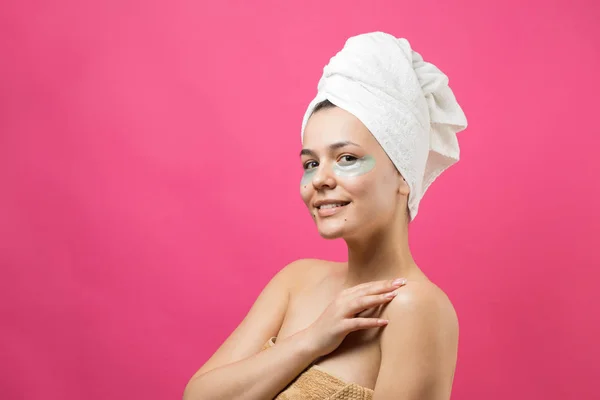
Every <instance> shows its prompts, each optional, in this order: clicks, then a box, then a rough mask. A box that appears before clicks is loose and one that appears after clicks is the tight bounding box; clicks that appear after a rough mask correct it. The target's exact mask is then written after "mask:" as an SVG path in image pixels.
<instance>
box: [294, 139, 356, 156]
mask: <svg viewBox="0 0 600 400" xmlns="http://www.w3.org/2000/svg"><path fill="white" fill-rule="evenodd" d="M346 146H357V147H360V145H358V144H356V143H354V142H351V141H349V140H344V141H342V142H335V143H332V144H330V145H329V146H328V149H329V151H332V150H337V149H341V148H342V147H346ZM300 156H301V157H302V156H312V157H316V153H315V152H314V151H312V150H310V149H302V150H300Z"/></svg>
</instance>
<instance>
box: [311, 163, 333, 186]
mask: <svg viewBox="0 0 600 400" xmlns="http://www.w3.org/2000/svg"><path fill="white" fill-rule="evenodd" d="M313 186H314V188H315V189H316V190H319V189H324V188H329V189H333V188H334V187H335V186H336V180H335V176H334V175H333V171H332V170H331V167H329V166H327V165H323V164H321V165H319V167H317V171H316V173H315V175H314V176H313Z"/></svg>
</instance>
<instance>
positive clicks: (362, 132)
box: [303, 107, 375, 147]
mask: <svg viewBox="0 0 600 400" xmlns="http://www.w3.org/2000/svg"><path fill="white" fill-rule="evenodd" d="M341 141H351V142H354V143H356V144H358V145H360V146H365V147H366V146H370V145H372V144H373V142H375V138H374V137H373V135H371V133H370V132H369V130H368V129H367V127H366V126H365V125H364V124H363V123H362V122H361V121H360V120H359V119H358V118H356V117H355V116H354V115H352V114H351V113H349V112H347V111H345V110H342V109H340V108H337V107H336V108H330V109H324V110H319V111H318V112H317V113H315V114H313V115H312V116H311V117H310V119H309V121H308V123H307V125H306V129H305V130H304V139H303V143H304V147H311V146H315V147H320V146H328V145H330V144H331V143H336V142H341Z"/></svg>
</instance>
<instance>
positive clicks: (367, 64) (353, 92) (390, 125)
mask: <svg viewBox="0 0 600 400" xmlns="http://www.w3.org/2000/svg"><path fill="white" fill-rule="evenodd" d="M324 100H329V101H330V102H331V103H333V104H334V105H336V106H338V107H340V108H342V109H344V110H346V111H348V112H349V113H351V114H353V115H354V116H355V117H357V118H358V119H359V120H360V121H361V122H362V123H363V124H364V125H365V126H366V127H367V129H369V131H370V132H371V133H372V134H373V136H374V137H375V139H377V141H378V142H379V144H380V145H381V147H382V148H383V150H384V151H385V152H386V153H387V155H388V157H389V158H390V160H391V161H392V162H393V163H394V165H395V166H396V168H397V169H398V171H399V172H400V174H401V175H402V177H403V178H404V179H405V180H406V182H407V183H408V186H409V187H410V194H409V196H408V209H409V214H410V220H411V221H412V220H414V219H415V217H416V216H417V212H418V209H419V202H420V201H421V198H422V197H423V195H424V194H425V191H426V190H427V188H428V187H429V185H431V183H432V182H433V181H434V180H435V179H436V178H437V177H438V176H439V175H440V174H441V173H442V172H443V171H444V170H446V169H447V168H448V167H450V166H451V165H452V164H454V163H456V162H457V161H458V160H459V153H460V149H459V146H458V140H457V138H456V133H458V132H460V131H462V130H464V129H465V128H466V127H467V119H466V117H465V114H464V113H463V111H462V109H461V107H460V105H459V104H458V102H457V101H456V98H455V97H454V94H453V92H452V90H451V89H450V87H449V86H448V77H447V76H446V75H445V74H444V73H443V72H442V71H440V70H439V69H438V68H437V67H436V66H435V65H433V64H431V63H428V62H426V61H424V60H423V57H421V55H420V54H419V53H417V52H415V51H414V50H412V49H411V46H410V43H409V42H408V40H406V39H404V38H396V37H394V36H392V35H390V34H387V33H383V32H372V33H366V34H362V35H358V36H354V37H351V38H349V39H348V40H347V41H346V44H345V45H344V48H343V49H342V50H341V51H340V52H338V53H337V54H336V55H335V56H334V57H332V58H331V60H330V61H329V64H327V65H326V66H325V68H324V69H323V75H322V77H321V79H320V80H319V84H318V92H317V95H316V97H315V98H314V99H313V100H312V101H311V102H310V104H309V106H308V109H307V110H306V113H305V115H304V119H303V121H302V137H304V128H305V127H306V123H307V122H308V119H309V118H310V116H311V114H312V112H313V110H314V108H315V106H317V105H318V104H319V103H321V102H322V101H324Z"/></svg>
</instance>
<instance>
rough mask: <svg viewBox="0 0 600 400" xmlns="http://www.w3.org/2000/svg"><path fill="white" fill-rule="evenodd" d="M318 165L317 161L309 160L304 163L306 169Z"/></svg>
mask: <svg viewBox="0 0 600 400" xmlns="http://www.w3.org/2000/svg"><path fill="white" fill-rule="evenodd" d="M316 166H317V162H316V161H308V162H306V163H304V169H313V168H316Z"/></svg>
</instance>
